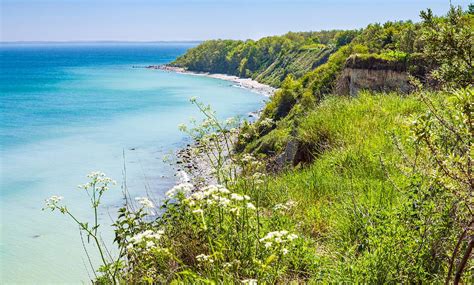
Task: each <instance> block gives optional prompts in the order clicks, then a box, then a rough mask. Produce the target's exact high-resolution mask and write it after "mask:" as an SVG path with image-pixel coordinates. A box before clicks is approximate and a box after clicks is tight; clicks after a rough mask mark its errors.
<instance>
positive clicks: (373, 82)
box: [336, 56, 413, 96]
mask: <svg viewBox="0 0 474 285" xmlns="http://www.w3.org/2000/svg"><path fill="white" fill-rule="evenodd" d="M407 65H408V64H407V63H406V62H405V61H395V60H386V59H381V58H376V57H368V58H367V57H365V58H361V57H358V56H351V57H350V58H349V59H348V60H347V62H346V65H345V68H344V70H343V71H342V73H341V75H340V77H339V79H338V81H337V83H336V93H337V94H339V95H351V96H356V95H357V93H358V92H359V91H360V90H364V89H366V90H373V91H382V92H389V91H398V92H402V93H408V92H410V91H412V89H413V87H412V85H411V84H410V80H409V75H408V72H407Z"/></svg>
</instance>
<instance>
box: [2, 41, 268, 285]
mask: <svg viewBox="0 0 474 285" xmlns="http://www.w3.org/2000/svg"><path fill="white" fill-rule="evenodd" d="M191 46H193V44H179V43H175V44H171V43H169V44H117V43H114V44H59V45H58V44H56V45H53V44H40V45H33V44H24V45H17V44H15V45H13V44H3V45H2V46H0V64H1V66H0V67H1V70H0V103H1V104H0V116H1V117H0V159H1V160H0V209H1V212H0V213H1V228H0V233H1V236H0V267H1V272H0V273H1V275H0V283H22V282H23V283H36V284H38V283H41V284H44V283H65V282H67V283H80V282H81V281H82V282H87V281H88V274H92V273H91V272H90V269H89V272H88V271H87V269H86V268H87V266H86V265H87V259H86V256H85V254H84V252H83V249H82V245H81V239H80V236H79V234H78V228H77V226H75V225H74V224H73V223H72V222H71V221H70V220H69V219H67V217H65V216H62V215H60V214H59V213H50V212H43V211H41V208H42V206H43V201H44V199H45V198H47V197H49V196H51V195H54V194H56V195H61V196H64V202H65V203H66V204H67V205H68V207H69V208H70V210H71V211H72V212H75V213H78V215H79V216H80V217H82V218H89V217H90V215H89V212H88V211H87V210H88V205H87V201H88V200H87V196H86V195H85V193H82V192H81V191H80V190H77V184H80V183H84V182H86V181H87V180H86V179H85V175H86V174H87V173H89V172H90V171H94V170H101V171H104V172H105V173H107V174H108V175H109V176H111V177H112V178H114V179H115V180H117V181H118V182H122V181H123V177H124V176H123V169H124V165H125V168H126V180H127V185H128V188H129V192H130V194H131V196H132V197H133V196H144V195H146V194H147V193H148V194H149V195H150V196H152V197H154V198H156V199H159V197H161V196H162V195H163V193H164V192H165V191H166V190H167V189H168V188H169V187H170V186H171V185H172V184H174V183H175V182H176V177H175V176H174V173H175V170H174V169H173V167H172V166H170V165H169V163H165V162H164V161H163V158H164V157H165V156H166V155H168V154H170V153H172V152H173V151H175V150H176V149H177V148H179V147H180V146H183V144H185V143H186V142H187V140H186V137H185V135H183V134H181V133H180V132H179V131H178V129H177V125H178V124H179V123H182V122H186V121H188V120H189V118H190V117H196V118H198V117H199V114H198V112H197V111H196V109H195V107H193V106H192V105H191V104H190V103H189V98H190V97H193V96H196V97H198V99H199V100H200V101H203V102H206V103H209V104H211V105H212V106H213V107H214V109H216V111H217V112H218V114H219V115H220V116H221V117H222V118H226V117H229V116H235V115H243V116H245V115H246V114H247V113H248V112H251V111H255V110H256V109H258V108H260V107H261V106H262V104H263V103H262V102H263V100H264V98H263V97H262V96H260V95H258V94H255V93H251V92H250V91H248V90H244V89H241V88H235V87H233V86H232V84H231V83H229V82H227V81H222V80H218V79H212V78H205V77H199V76H192V75H183V74H175V73H168V72H163V71H159V70H150V69H144V68H134V66H145V65H149V64H160V63H166V62H169V61H171V60H173V59H174V58H176V57H177V56H178V55H180V54H182V53H184V52H185V51H186V49H188V48H189V47H191ZM121 203H122V195H121V190H120V186H119V185H118V186H117V187H115V188H113V189H112V190H111V191H110V192H108V193H107V195H106V199H105V201H104V206H103V208H102V209H101V210H102V211H101V212H102V215H101V222H102V223H103V224H104V225H106V224H110V222H111V217H113V216H114V213H115V212H116V210H117V208H118V207H119V206H120V205H121ZM105 228H106V227H104V230H105ZM111 238H112V232H111V231H110V229H109V230H105V234H104V240H105V241H106V242H110V240H111ZM90 250H91V251H92V252H94V251H93V248H90ZM92 259H93V262H96V261H97V260H96V258H94V257H93V258H92Z"/></svg>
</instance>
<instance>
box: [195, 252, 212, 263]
mask: <svg viewBox="0 0 474 285" xmlns="http://www.w3.org/2000/svg"><path fill="white" fill-rule="evenodd" d="M196 259H197V261H199V262H205V261H208V262H210V263H212V262H214V260H213V259H212V258H211V256H210V255H205V254H200V255H197V256H196Z"/></svg>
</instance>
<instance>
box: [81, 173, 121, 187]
mask: <svg viewBox="0 0 474 285" xmlns="http://www.w3.org/2000/svg"><path fill="white" fill-rule="evenodd" d="M87 178H89V179H90V182H88V183H86V184H81V185H78V186H77V187H78V188H79V189H84V190H89V189H90V188H92V187H96V189H97V190H99V191H101V192H103V191H106V190H109V186H108V185H116V184H117V182H116V181H115V180H113V179H111V178H110V177H107V176H106V175H105V173H104V172H101V171H93V172H91V173H89V174H88V175H87Z"/></svg>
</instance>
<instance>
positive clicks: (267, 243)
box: [264, 242, 272, 248]
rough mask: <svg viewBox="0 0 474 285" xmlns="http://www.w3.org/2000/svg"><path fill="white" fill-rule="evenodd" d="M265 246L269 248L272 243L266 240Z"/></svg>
mask: <svg viewBox="0 0 474 285" xmlns="http://www.w3.org/2000/svg"><path fill="white" fill-rule="evenodd" d="M264 246H265V248H270V247H271V246H272V243H271V242H266V243H265V244H264Z"/></svg>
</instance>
